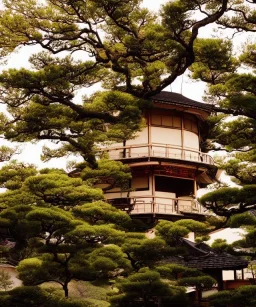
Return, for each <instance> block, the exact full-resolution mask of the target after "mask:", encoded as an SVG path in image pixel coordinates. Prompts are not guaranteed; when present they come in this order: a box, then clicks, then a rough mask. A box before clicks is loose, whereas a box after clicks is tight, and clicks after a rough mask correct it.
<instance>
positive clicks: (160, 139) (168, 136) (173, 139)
mask: <svg viewBox="0 0 256 307" xmlns="http://www.w3.org/2000/svg"><path fill="white" fill-rule="evenodd" d="M151 141H152V143H160V144H163V145H164V144H166V145H174V146H181V145H182V143H181V130H179V129H170V128H162V127H151Z"/></svg>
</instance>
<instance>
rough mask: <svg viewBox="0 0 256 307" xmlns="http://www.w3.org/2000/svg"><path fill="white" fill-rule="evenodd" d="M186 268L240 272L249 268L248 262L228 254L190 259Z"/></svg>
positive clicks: (210, 254)
mask: <svg viewBox="0 0 256 307" xmlns="http://www.w3.org/2000/svg"><path fill="white" fill-rule="evenodd" d="M185 265H186V266H188V267H190V268H195V269H222V270H240V269H243V268H247V266H248V261H246V260H244V259H242V258H240V257H238V256H233V255H230V254H228V253H224V252H222V253H216V254H213V253H209V254H208V255H205V256H199V257H188V258H187V259H186V264H185Z"/></svg>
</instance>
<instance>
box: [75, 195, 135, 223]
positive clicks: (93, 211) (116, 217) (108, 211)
mask: <svg viewBox="0 0 256 307" xmlns="http://www.w3.org/2000/svg"><path fill="white" fill-rule="evenodd" d="M73 212H74V214H75V216H77V217H79V218H81V219H83V220H84V221H86V222H88V223H89V224H92V225H94V224H103V223H115V224H116V225H120V226H122V225H123V226H124V225H125V224H126V223H128V222H129V221H130V219H131V218H130V217H129V215H128V214H127V213H126V212H123V211H121V210H118V209H116V208H115V207H113V206H112V205H110V204H107V203H105V202H103V201H98V202H92V203H86V204H83V205H81V206H76V207H75V208H74V210H73Z"/></svg>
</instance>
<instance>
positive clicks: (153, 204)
mask: <svg viewBox="0 0 256 307" xmlns="http://www.w3.org/2000/svg"><path fill="white" fill-rule="evenodd" d="M155 206H156V204H155V197H154V196H153V197H152V207H151V211H152V213H153V216H155V214H156V212H155Z"/></svg>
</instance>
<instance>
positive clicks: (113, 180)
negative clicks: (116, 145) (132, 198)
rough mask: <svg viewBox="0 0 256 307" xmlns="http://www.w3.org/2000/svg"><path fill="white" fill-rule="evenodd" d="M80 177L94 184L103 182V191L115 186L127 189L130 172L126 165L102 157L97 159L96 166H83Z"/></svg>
mask: <svg viewBox="0 0 256 307" xmlns="http://www.w3.org/2000/svg"><path fill="white" fill-rule="evenodd" d="M81 177H82V178H83V179H84V180H86V181H88V182H90V183H91V184H94V185H97V184H104V185H103V187H102V189H103V191H107V190H110V189H113V188H115V187H120V188H121V190H128V189H129V181H130V179H131V173H130V168H129V166H128V165H124V164H122V163H121V162H119V161H113V160H109V159H105V158H103V159H101V160H99V161H98V165H97V168H94V169H92V168H89V167H86V168H84V169H83V171H82V173H81Z"/></svg>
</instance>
